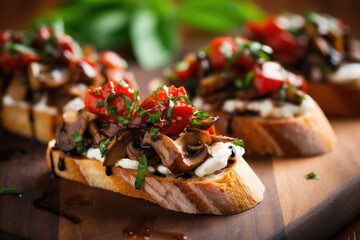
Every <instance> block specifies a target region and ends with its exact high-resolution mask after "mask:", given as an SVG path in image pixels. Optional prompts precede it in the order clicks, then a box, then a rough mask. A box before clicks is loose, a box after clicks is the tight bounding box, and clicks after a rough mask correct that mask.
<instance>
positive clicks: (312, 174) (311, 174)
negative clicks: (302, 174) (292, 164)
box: [306, 172, 320, 179]
mask: <svg viewBox="0 0 360 240" xmlns="http://www.w3.org/2000/svg"><path fill="white" fill-rule="evenodd" d="M306 178H307V179H320V177H319V176H318V175H317V174H316V173H314V172H310V173H308V174H307V175H306Z"/></svg>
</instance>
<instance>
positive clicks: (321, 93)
mask: <svg viewBox="0 0 360 240" xmlns="http://www.w3.org/2000/svg"><path fill="white" fill-rule="evenodd" d="M308 91H309V95H311V96H312V98H314V100H315V101H317V103H318V104H319V105H320V107H321V109H322V110H323V111H324V113H325V114H326V115H329V116H342V117H359V116H360V107H359V106H360V83H353V84H344V85H342V84H341V85H340V84H331V83H316V82H309V90H308Z"/></svg>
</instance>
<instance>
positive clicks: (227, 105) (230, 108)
mask: <svg viewBox="0 0 360 240" xmlns="http://www.w3.org/2000/svg"><path fill="white" fill-rule="evenodd" d="M313 107H314V100H313V99H312V98H311V97H310V96H308V95H305V99H304V100H303V101H302V103H301V104H300V105H295V104H292V103H287V102H286V103H284V105H282V106H277V105H276V104H274V103H273V101H272V100H270V99H263V100H253V101H244V100H237V99H231V100H227V101H225V102H224V104H223V106H222V110H223V111H225V112H229V113H232V112H234V111H240V112H242V111H243V112H245V111H254V112H258V113H259V116H261V117H263V118H292V117H296V116H299V115H302V114H306V113H307V112H309V111H310V110H311V109H312V108H313Z"/></svg>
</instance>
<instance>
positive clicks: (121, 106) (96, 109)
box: [85, 81, 134, 123]
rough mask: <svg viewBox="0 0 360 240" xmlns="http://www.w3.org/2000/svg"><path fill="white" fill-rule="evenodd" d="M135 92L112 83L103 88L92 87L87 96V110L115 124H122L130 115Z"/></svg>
mask: <svg viewBox="0 0 360 240" xmlns="http://www.w3.org/2000/svg"><path fill="white" fill-rule="evenodd" d="M133 99H134V91H133V90H132V89H130V88H128V87H123V86H120V85H119V84H117V83H116V82H113V81H110V82H108V83H106V84H105V85H104V86H103V87H98V88H96V87H91V88H90V89H89V91H88V92H87V93H86V95H85V108H86V109H87V110H88V111H90V112H92V113H95V114H97V115H99V116H101V117H103V118H107V119H110V120H112V121H113V122H121V123H124V122H123V121H122V119H124V118H127V117H128V115H129V114H130V111H131V109H130V108H131V107H132V104H133Z"/></svg>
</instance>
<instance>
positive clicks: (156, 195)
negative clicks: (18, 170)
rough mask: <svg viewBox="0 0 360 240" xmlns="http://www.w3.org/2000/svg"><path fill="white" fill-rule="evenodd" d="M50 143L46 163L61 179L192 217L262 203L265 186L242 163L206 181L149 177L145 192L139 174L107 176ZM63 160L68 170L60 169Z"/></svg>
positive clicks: (93, 163) (123, 171)
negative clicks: (138, 183)
mask: <svg viewBox="0 0 360 240" xmlns="http://www.w3.org/2000/svg"><path fill="white" fill-rule="evenodd" d="M54 143H55V141H54V140H53V141H51V142H49V145H48V149H47V153H46V159H47V162H48V165H49V166H50V167H51V168H52V170H53V171H54V173H55V174H56V175H58V176H60V177H63V178H66V179H70V180H73V181H77V182H81V183H84V184H87V185H89V186H93V187H98V188H103V189H107V190H111V191H114V192H118V193H121V194H123V195H126V196H130V197H135V198H142V199H145V200H147V201H150V202H153V203H156V204H158V205H160V206H161V207H164V208H167V209H170V210H174V211H179V212H185V213H192V214H216V215H225V214H234V213H239V212H242V211H245V210H248V209H250V208H252V207H254V206H256V205H257V204H258V203H259V202H260V201H261V200H262V199H263V194H264V191H265V188H264V185H263V184H262V182H261V181H260V179H259V178H258V177H257V175H256V174H255V173H254V172H253V170H252V169H251V168H250V166H249V165H248V164H247V163H246V162H245V161H244V160H243V159H238V160H237V161H236V162H235V163H233V164H231V165H230V166H228V167H227V168H226V169H224V170H222V171H220V172H218V173H217V174H212V175H210V176H205V177H202V178H199V177H192V178H190V179H180V178H174V177H159V176H155V175H152V174H151V173H149V172H148V173H147V176H146V178H145V182H144V185H143V187H142V189H141V190H136V189H135V187H134V181H135V179H136V175H137V171H136V170H130V169H124V168H121V167H112V169H111V171H112V174H111V175H110V176H107V175H106V173H105V167H104V166H102V163H101V162H100V161H98V160H94V159H87V158H78V157H72V156H68V155H65V154H64V153H63V152H62V151H60V150H57V149H54V148H53V146H54ZM59 159H62V160H61V161H63V163H64V166H65V169H63V170H62V171H61V170H59V168H58V163H59Z"/></svg>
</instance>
